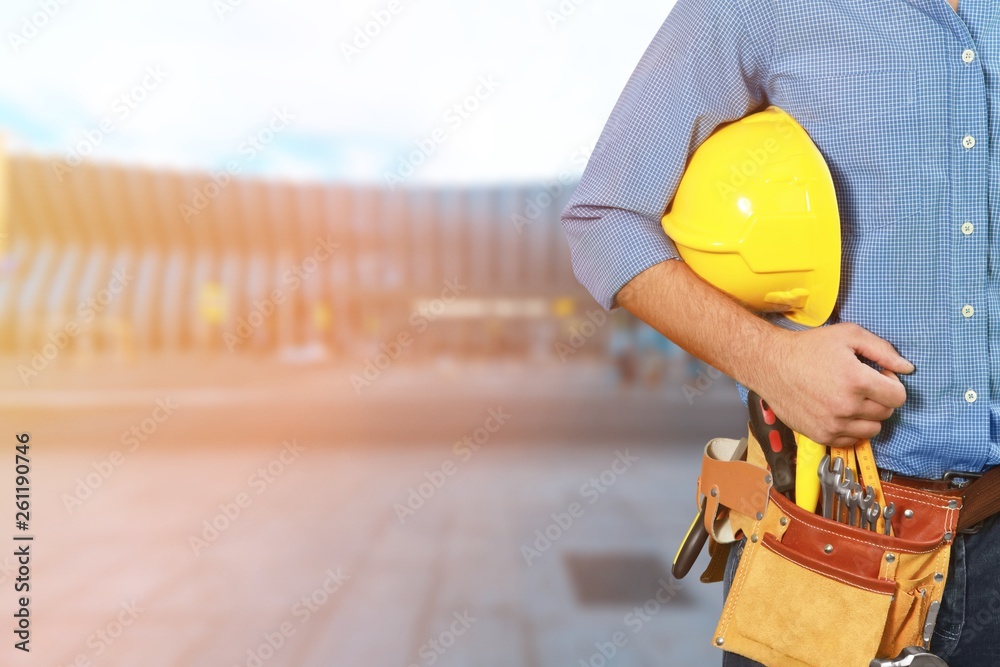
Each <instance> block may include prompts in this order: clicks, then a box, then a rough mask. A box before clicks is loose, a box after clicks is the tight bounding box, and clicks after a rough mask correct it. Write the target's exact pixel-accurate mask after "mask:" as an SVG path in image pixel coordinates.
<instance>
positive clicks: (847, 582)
mask: <svg viewBox="0 0 1000 667" xmlns="http://www.w3.org/2000/svg"><path fill="white" fill-rule="evenodd" d="M764 548H765V549H767V550H768V551H770V552H771V553H773V554H774V555H775V556H781V557H782V558H784V559H785V560H786V561H788V562H789V563H791V564H792V565H797V566H799V567H801V568H803V569H805V570H809V571H810V572H815V573H816V574H818V575H820V576H821V577H826V578H827V579H836V580H837V581H839V582H840V583H842V584H847V585H848V586H850V587H851V588H859V589H861V590H863V591H870V592H872V593H878V594H879V595H890V596H891V595H892V593H891V592H889V593H887V592H885V591H878V590H875V589H874V588H867V587H865V586H859V585H858V584H856V583H854V582H852V581H847V580H846V579H841V578H840V577H835V576H834V575H832V574H827V573H826V572H820V571H819V570H817V569H815V568H812V567H809V566H808V565H805V564H803V563H799V562H796V561H794V560H792V559H791V558H789V557H788V556H786V555H785V554H781V553H778V552H777V551H775V550H774V549H772V548H771V547H769V546H768V545H766V544H765V545H764Z"/></svg>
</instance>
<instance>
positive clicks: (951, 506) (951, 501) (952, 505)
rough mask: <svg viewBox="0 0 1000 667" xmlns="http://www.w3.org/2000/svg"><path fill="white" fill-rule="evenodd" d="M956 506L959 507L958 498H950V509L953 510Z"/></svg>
mask: <svg viewBox="0 0 1000 667" xmlns="http://www.w3.org/2000/svg"><path fill="white" fill-rule="evenodd" d="M956 507H958V501H957V500H949V501H948V509H950V510H953V509H955V508H956Z"/></svg>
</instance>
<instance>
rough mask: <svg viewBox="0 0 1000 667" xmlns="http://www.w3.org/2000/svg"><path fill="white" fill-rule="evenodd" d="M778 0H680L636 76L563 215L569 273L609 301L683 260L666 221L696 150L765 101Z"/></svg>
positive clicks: (603, 301) (600, 299)
mask: <svg viewBox="0 0 1000 667" xmlns="http://www.w3.org/2000/svg"><path fill="white" fill-rule="evenodd" d="M772 2H773V0H737V1H736V2H733V1H731V0H678V2H677V4H676V5H674V8H673V9H672V10H671V12H670V14H669V16H668V17H667V19H666V21H664V23H663V25H662V26H661V27H660V29H659V31H658V32H657V34H656V37H655V38H654V39H653V41H652V43H651V44H650V45H649V47H648V48H647V50H646V52H645V54H644V55H643V57H642V59H641V60H640V61H639V64H638V66H637V67H636V69H635V71H634V72H633V74H632V76H631V77H630V79H629V81H628V83H627V84H626V86H625V89H624V90H623V91H622V93H621V96H620V97H619V99H618V102H617V103H616V104H615V107H614V109H613V110H612V112H611V116H610V117H609V119H608V121H607V124H606V125H605V127H604V129H603V131H602V132H601V136H600V138H599V139H598V141H597V144H596V146H595V148H594V153H593V155H592V156H591V158H590V161H589V162H588V163H587V167H586V169H585V170H584V173H583V176H582V178H581V180H580V183H579V185H578V186H577V188H576V191H575V192H574V193H573V196H572V197H571V198H570V201H569V203H568V205H567V206H566V209H565V210H564V211H563V213H562V225H563V229H564V230H565V232H566V236H567V238H568V240H569V245H570V252H571V254H572V259H573V271H574V273H575V275H576V277H577V279H578V280H579V281H580V283H581V284H582V285H583V286H584V287H586V288H587V290H588V291H589V292H590V293H591V294H592V295H593V296H594V298H595V299H597V301H598V302H599V303H600V304H601V305H602V306H604V307H605V308H607V309H613V308H615V307H617V303H616V296H617V294H618V291H619V290H620V289H621V288H622V287H623V286H624V285H625V284H626V283H628V282H629V281H630V280H631V279H632V278H634V277H635V276H636V275H638V274H639V273H642V272H643V271H645V270H646V269H648V268H649V267H651V266H653V265H654V264H658V263H660V262H662V261H665V260H669V259H678V258H679V255H678V253H677V248H676V247H675V246H674V244H673V242H672V241H671V240H670V238H668V237H667V235H666V234H665V233H664V232H663V229H662V227H661V226H660V220H661V218H662V216H663V213H664V211H665V210H666V208H667V205H668V204H669V202H670V201H671V200H672V199H673V196H674V192H675V191H676V189H677V184H678V183H679V182H680V178H681V175H682V174H683V173H684V168H685V165H686V163H687V160H688V158H689V157H690V155H691V153H692V152H694V150H695V148H697V147H698V146H699V145H700V144H701V142H703V141H704V140H705V139H706V138H707V137H708V136H709V135H710V134H711V133H712V131H713V130H714V129H715V128H716V127H717V126H718V125H719V124H721V123H726V122H729V121H732V120H736V119H738V118H742V117H743V116H745V115H746V114H747V113H748V112H750V111H752V110H754V109H756V108H757V107H760V106H762V105H764V104H765V103H766V97H767V96H766V92H765V91H766V87H767V71H768V62H769V59H770V57H771V51H772V48H773V43H774V38H773V23H774V21H773V5H772Z"/></svg>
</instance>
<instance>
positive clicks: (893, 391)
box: [758, 323, 914, 447]
mask: <svg viewBox="0 0 1000 667" xmlns="http://www.w3.org/2000/svg"><path fill="white" fill-rule="evenodd" d="M771 342H772V345H770V349H769V350H768V351H767V355H766V357H767V358H768V359H769V363H768V364H767V366H766V368H764V369H762V371H763V373H762V377H761V380H760V382H759V384H761V387H760V389H759V390H758V393H759V394H760V395H761V396H762V397H763V398H764V400H766V401H767V402H768V405H770V407H771V408H772V409H773V410H774V412H775V414H776V415H777V416H778V417H779V418H780V419H781V420H782V421H783V422H785V424H787V425H788V426H789V427H790V428H791V429H792V430H794V431H797V432H799V433H802V434H803V435H805V436H807V437H809V438H811V439H812V440H815V441H816V442H818V443H820V444H824V445H832V446H837V447H848V446H850V445H853V444H854V443H856V442H857V441H858V440H863V439H865V438H870V437H872V436H874V435H875V434H877V433H878V432H879V431H880V430H881V428H882V421H883V420H885V419H888V418H889V417H890V416H891V415H892V412H893V410H895V409H896V408H898V407H900V406H901V405H903V402H904V401H905V400H906V389H905V388H904V387H903V383H901V382H900V381H899V378H898V377H897V376H896V373H904V374H908V373H912V372H913V370H914V369H913V364H911V363H910V362H909V361H907V360H906V359H904V358H903V357H901V356H900V355H899V353H897V352H896V350H895V349H893V347H892V345H890V344H889V343H888V342H887V341H885V340H883V339H882V338H879V337H878V336H876V335H875V334H873V333H871V332H870V331H867V330H866V329H864V328H862V327H860V326H858V325H856V324H850V323H843V324H833V325H830V326H827V327H820V328H817V329H811V330H809V331H787V330H776V332H775V336H774V337H773V338H772V340H771ZM858 355H860V356H862V357H864V358H866V359H869V360H871V361H873V362H875V363H876V364H878V365H879V366H881V367H882V368H883V370H882V371H878V370H875V369H874V368H872V367H871V366H868V365H867V364H865V363H863V362H861V361H860V360H859V359H858Z"/></svg>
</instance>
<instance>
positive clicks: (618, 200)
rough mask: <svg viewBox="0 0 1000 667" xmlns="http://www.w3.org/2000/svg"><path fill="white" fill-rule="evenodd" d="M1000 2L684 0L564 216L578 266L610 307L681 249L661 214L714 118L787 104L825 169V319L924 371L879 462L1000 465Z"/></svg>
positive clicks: (941, 468)
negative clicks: (837, 275) (836, 227)
mask: <svg viewBox="0 0 1000 667" xmlns="http://www.w3.org/2000/svg"><path fill="white" fill-rule="evenodd" d="M998 15H1000V2H997V1H996V0H961V3H960V5H959V9H958V11H957V12H955V11H953V10H952V8H951V7H950V6H949V5H948V4H947V2H946V0H869V1H867V2H861V1H856V0H850V1H843V0H809V1H808V2H779V1H777V0H678V1H677V4H676V5H675V6H674V8H673V9H672V10H671V12H670V15H669V16H668V18H667V20H666V21H665V22H664V24H663V26H662V27H661V28H660V30H659V32H658V33H657V35H656V37H655V39H654V40H653V42H652V44H651V45H650V46H649V48H648V50H647V51H646V53H645V55H644V56H643V57H642V60H641V61H640V62H639V65H638V67H637V68H636V70H635V72H634V73H633V74H632V77H631V78H630V79H629V81H628V84H627V85H626V87H625V89H624V91H623V92H622V94H621V97H620V99H619V100H618V103H617V104H616V106H615V107H614V110H613V112H612V114H611V117H610V119H609V120H608V123H607V125H606V126H605V128H604V131H603V132H602V134H601V136H600V139H599V141H598V142H597V146H596V148H595V151H594V154H593V156H592V157H591V160H590V162H589V164H588V165H587V168H586V170H585V171H584V174H583V177H582V180H581V182H580V184H579V186H578V188H577V190H576V192H575V193H574V195H573V197H572V199H571V200H570V202H569V204H568V206H567V208H566V209H565V211H564V212H563V217H562V220H563V226H564V228H565V231H566V234H567V236H568V238H569V242H570V248H571V250H572V256H573V265H574V270H575V273H576V275H577V277H578V278H579V280H580V281H581V282H582V283H583V284H584V285H585V286H586V287H587V288H588V289H589V290H590V292H591V293H592V294H593V295H594V297H595V298H596V299H597V300H598V301H599V302H600V303H601V304H603V305H604V306H605V307H607V308H613V307H615V305H616V304H615V295H616V294H617V292H618V290H619V289H621V287H622V286H623V285H624V284H625V283H627V282H628V281H629V280H631V279H632V278H633V277H634V276H635V275H637V274H638V273H640V272H641V271H643V270H644V269H646V268H648V267H650V266H652V265H654V264H657V263H659V262H662V261H664V260H667V259H676V258H677V257H678V255H677V250H676V248H675V246H674V244H673V243H672V242H671V240H670V239H669V238H668V237H667V236H666V235H665V234H664V232H663V230H662V228H661V227H660V217H661V215H662V214H663V211H664V210H665V208H666V206H667V204H668V203H669V201H670V200H671V199H672V197H673V195H674V192H675V190H676V187H677V183H678V181H679V180H680V178H681V174H682V172H683V171H684V167H685V162H686V160H687V158H688V156H689V155H690V154H691V153H692V152H693V151H694V149H695V148H697V147H698V146H699V145H700V144H701V142H702V141H704V140H705V138H706V137H707V136H708V135H709V134H710V133H711V132H712V130H713V129H714V128H715V127H716V126H718V125H719V124H720V123H723V122H727V121H732V120H735V119H738V118H740V117H742V116H744V115H746V114H748V113H751V112H753V111H756V110H759V109H761V108H763V107H764V106H766V105H769V104H773V105H777V106H779V107H781V108H782V109H784V110H785V111H787V112H788V113H790V114H791V115H792V116H793V117H794V118H795V119H796V120H798V122H799V123H800V124H801V125H802V126H803V127H804V128H805V129H806V130H807V131H808V132H809V134H810V136H811V137H812V139H813V141H814V142H815V143H816V145H817V146H818V147H819V149H820V151H821V152H822V153H823V156H824V157H825V158H826V160H827V163H828V165H829V167H830V170H831V172H832V174H833V179H834V184H835V187H836V191H837V199H838V203H839V208H840V215H841V226H842V234H843V276H842V279H841V285H840V296H839V300H838V302H837V306H836V309H835V310H834V314H833V316H832V317H831V319H830V322H839V321H844V322H856V323H858V324H860V325H861V326H863V327H865V328H866V329H868V330H869V331H872V332H874V333H875V334H877V335H879V336H881V337H883V338H885V339H886V340H888V341H889V342H890V343H892V344H893V346H895V348H896V349H897V350H898V351H899V352H900V354H902V355H903V356H904V357H906V358H907V359H909V360H910V361H911V362H913V364H914V365H915V366H916V371H915V372H914V373H913V374H912V375H910V376H903V377H901V378H900V379H901V380H902V382H903V384H904V385H905V386H906V391H907V400H906V404H905V405H904V406H903V407H902V408H901V409H899V410H897V411H896V412H895V414H894V415H893V416H892V417H891V418H890V419H889V420H887V421H886V422H885V423H884V425H883V429H882V432H881V433H880V434H879V435H878V436H877V437H876V438H874V439H873V441H872V444H873V446H874V449H875V454H876V458H877V460H878V462H879V464H880V465H881V466H882V467H884V468H887V469H889V470H893V471H896V472H899V473H902V474H905V475H914V476H920V477H940V476H941V475H942V474H943V473H944V472H945V471H947V470H962V471H978V470H981V469H983V468H986V467H989V466H993V465H996V464H997V463H1000V275H998V271H1000V267H998V266H997V260H998V259H1000V228H998V226H997V225H995V224H993V223H994V221H1000V190H998V185H1000V152H998V151H1000V136H998V132H1000V20H998ZM778 324H782V322H781V321H779V322H778ZM992 350H997V353H991V352H992ZM744 395H745V394H744Z"/></svg>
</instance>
